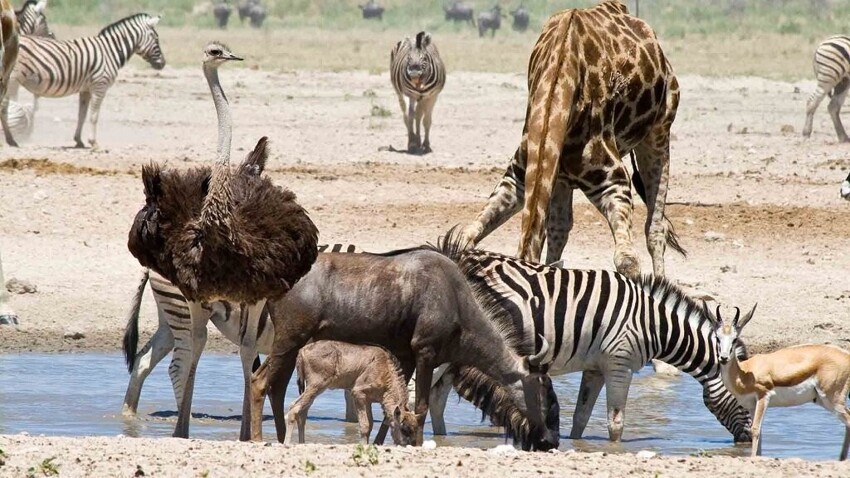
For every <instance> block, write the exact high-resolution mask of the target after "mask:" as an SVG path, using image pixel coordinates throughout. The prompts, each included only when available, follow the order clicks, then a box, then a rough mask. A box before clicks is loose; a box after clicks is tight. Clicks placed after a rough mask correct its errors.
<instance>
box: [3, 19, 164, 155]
mask: <svg viewBox="0 0 850 478" xmlns="http://www.w3.org/2000/svg"><path fill="white" fill-rule="evenodd" d="M159 19H160V17H158V16H151V15H148V14H146V13H138V14H135V15H131V16H129V17H126V18H124V19H122V20H119V21H117V22H115V23H113V24H111V25H109V26H107V27H105V28H104V29H103V30H101V31H100V33H98V34H97V35H96V36H93V37H86V38H77V39H74V40H67V41H60V40H54V39H51V38H44V37H33V36H22V37H21V47H20V55H19V57H18V62H17V64H16V65H15V69H14V70H13V72H12V83H13V85H12V86H13V88H14V89H12V88H10V90H12V92H11V93H12V96H13V97H14V92H15V91H16V90H17V85H22V86H23V87H24V88H26V89H27V90H29V91H30V92H31V93H32V94H33V95H35V97H36V100H38V97H40V96H47V97H51V98H58V97H63V96H68V95H72V94H74V93H79V94H80V108H79V115H78V118H77V130H76V132H75V133H74V141H75V143H76V144H75V145H76V147H78V148H83V147H85V146H84V144H83V141H82V130H83V123H84V122H85V119H86V115H87V114H88V111H89V106H91V120H90V121H91V128H92V130H91V135H90V139H89V143H90V144H91V145H92V146H93V147H96V146H97V119H98V116H99V114H100V105H101V103H102V102H103V98H104V97H105V96H106V92H107V90H108V89H109V87H111V86H112V84H113V83H115V79H116V78H117V77H118V70H119V69H120V68H121V67H123V66H124V65H125V64H126V63H127V61H128V60H129V59H130V57H132V56H133V55H134V54H138V55H140V56H141V57H142V58H144V59H145V60H146V61H147V62H148V63H150V65H151V66H152V67H153V68H154V69H156V70H161V69H162V68H163V67H164V66H165V57H164V56H163V55H162V50H161V48H160V45H159V35H158V34H157V32H156V30H155V29H154V27H156V25H157V23H159ZM10 139H11V140H12V141H10V144H12V145H13V146H17V144H16V143H15V142H14V138H10Z"/></svg>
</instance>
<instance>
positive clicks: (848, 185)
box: [841, 174, 850, 201]
mask: <svg viewBox="0 0 850 478" xmlns="http://www.w3.org/2000/svg"><path fill="white" fill-rule="evenodd" d="M841 197H843V198H844V199H846V200H848V201H850V174H848V175H847V178H846V179H845V180H844V182H843V183H841Z"/></svg>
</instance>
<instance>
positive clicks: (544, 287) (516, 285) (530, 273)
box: [431, 234, 750, 442]
mask: <svg viewBox="0 0 850 478" xmlns="http://www.w3.org/2000/svg"><path fill="white" fill-rule="evenodd" d="M450 236H451V234H450ZM449 240H452V239H451V238H450V239H449ZM453 259H454V260H455V261H456V262H457V263H458V265H459V266H460V268H461V270H462V271H463V272H464V275H465V276H466V277H467V279H468V280H469V281H470V283H471V284H473V285H474V286H476V287H477V289H478V290H480V291H484V292H485V293H486V294H488V295H489V296H490V297H491V298H492V299H493V302H494V305H495V306H496V307H500V308H502V309H504V310H505V311H507V313H508V314H509V315H510V316H511V317H512V319H513V323H514V331H515V333H517V334H518V337H517V340H518V344H517V345H518V347H520V348H522V347H524V348H525V350H529V351H531V350H539V348H540V346H541V341H540V339H539V338H537V337H538V336H542V337H545V338H546V340H547V342H548V343H550V344H552V347H551V349H550V352H549V354H547V356H546V357H545V358H544V361H543V364H544V365H548V367H549V368H548V370H549V374H550V375H552V376H555V375H561V374H566V373H571V372H578V371H581V372H583V373H582V379H581V386H580V387H581V388H580V391H579V397H578V401H577V402H576V410H575V413H574V414H573V426H572V431H571V432H570V437H571V438H581V436H582V434H583V432H584V429H585V427H586V426H587V422H588V420H589V419H590V414H591V411H592V410H593V405H594V404H595V403H596V399H597V397H598V396H599V392H600V390H601V389H602V386H603V385H605V386H606V395H607V402H608V403H607V407H608V434H609V438H610V439H611V440H612V441H618V440H620V438H621V436H622V432H623V425H624V423H625V408H626V398H627V397H628V392H629V385H630V384H631V381H632V375H633V374H634V373H635V372H637V371H638V370H640V369H641V368H642V367H643V366H644V365H646V364H647V363H648V362H649V361H650V360H651V359H660V360H663V361H664V362H666V363H669V364H670V365H673V366H675V367H677V368H678V369H680V370H681V371H683V372H685V373H687V374H690V375H691V376H693V377H694V378H696V379H697V381H699V382H700V384H701V385H702V386H703V389H704V390H703V400H704V402H705V405H706V407H708V409H709V410H710V411H711V412H712V413H713V414H714V415H715V417H717V419H718V420H719V421H720V423H722V424H723V426H725V427H726V428H727V429H728V430H729V431H730V432H731V433H732V435H733V436H734V437H735V441H737V442H741V441H749V440H750V431H749V423H750V417H749V414H748V412H747V411H746V410H745V409H744V408H742V407H741V406H740V405H739V404H738V402H737V401H736V400H735V397H734V396H733V395H732V394H731V393H730V392H729V391H728V390H727V389H726V387H725V386H724V385H723V381H722V379H721V377H720V366H719V363H718V361H717V357H716V347H715V343H716V341H717V338H716V337H715V335H714V333H713V332H712V322H711V320H710V316H709V315H708V314H709V312H708V311H707V309H706V308H705V303H697V302H696V301H695V300H693V299H691V298H690V297H688V296H687V295H686V294H685V293H684V292H682V291H681V290H680V289H679V288H678V287H677V286H675V285H674V284H672V283H671V282H669V281H667V280H666V279H664V278H662V277H652V276H644V277H643V278H642V279H640V280H632V279H629V278H628V277H626V276H624V275H622V274H619V273H616V272H613V271H604V270H573V269H561V268H558V267H552V266H543V265H539V264H535V263H531V262H526V261H522V260H519V259H515V258H512V257H509V256H505V255H502V254H497V253H492V252H487V251H480V250H474V249H470V250H467V251H460V248H458V250H457V251H456V253H455V254H454V255H453ZM739 352H740V353H745V352H744V351H743V350H741V351H739ZM447 373H451V372H447ZM451 382H452V381H451V380H450V379H449V378H447V379H445V380H442V381H441V382H440V383H439V384H438V386H437V387H436V388H435V389H433V390H432V396H433V397H435V398H434V400H433V401H434V402H435V403H440V404H444V403H445V395H447V394H448V393H449V391H450V389H451ZM437 397H443V398H442V399H438V398H437ZM441 418H442V410H437V411H436V412H435V411H434V410H432V411H431V420H432V422H437V423H434V428H435V430H439V429H442V430H444V429H445V425H444V424H442V423H439V421H441Z"/></svg>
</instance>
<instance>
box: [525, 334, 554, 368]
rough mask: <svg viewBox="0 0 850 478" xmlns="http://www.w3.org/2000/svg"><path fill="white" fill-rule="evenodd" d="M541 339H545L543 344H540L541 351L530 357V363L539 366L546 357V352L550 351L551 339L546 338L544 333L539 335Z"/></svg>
mask: <svg viewBox="0 0 850 478" xmlns="http://www.w3.org/2000/svg"><path fill="white" fill-rule="evenodd" d="M539 337H540V340H541V341H543V345H541V346H540V352H537V354H536V355H532V356H530V357H528V364H529V365H531V366H533V367H537V366H539V365H540V363H541V362H543V359H544V358H546V354H547V353H549V341H548V340H546V337H544V336H543V335H539Z"/></svg>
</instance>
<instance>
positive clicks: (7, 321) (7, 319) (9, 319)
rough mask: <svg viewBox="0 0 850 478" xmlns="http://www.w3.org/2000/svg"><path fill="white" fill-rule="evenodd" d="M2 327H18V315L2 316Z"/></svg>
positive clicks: (0, 318) (0, 316)
mask: <svg viewBox="0 0 850 478" xmlns="http://www.w3.org/2000/svg"><path fill="white" fill-rule="evenodd" d="M0 325H18V316H17V315H11V314H7V315H0Z"/></svg>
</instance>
